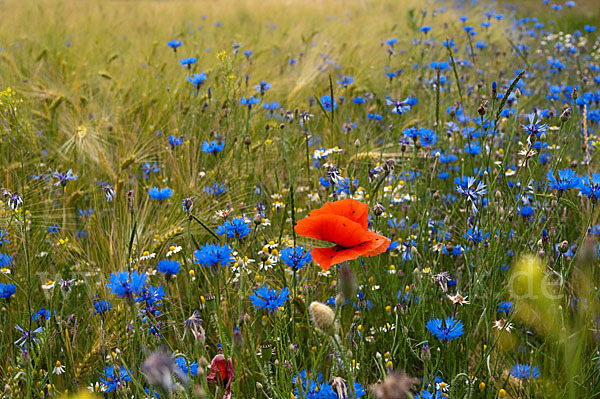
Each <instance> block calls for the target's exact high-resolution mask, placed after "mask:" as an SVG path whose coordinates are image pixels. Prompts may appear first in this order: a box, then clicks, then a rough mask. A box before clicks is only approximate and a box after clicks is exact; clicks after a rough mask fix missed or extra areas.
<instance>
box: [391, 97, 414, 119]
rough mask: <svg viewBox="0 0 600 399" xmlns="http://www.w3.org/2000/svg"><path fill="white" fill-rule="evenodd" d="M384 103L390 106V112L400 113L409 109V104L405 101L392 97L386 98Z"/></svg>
mask: <svg viewBox="0 0 600 399" xmlns="http://www.w3.org/2000/svg"><path fill="white" fill-rule="evenodd" d="M385 103H386V104H387V105H389V106H391V107H392V113H393V114H398V115H402V114H404V113H406V112H408V111H410V108H411V106H410V104H409V103H408V102H407V101H406V100H403V101H400V100H394V99H392V98H389V97H388V98H386V99H385Z"/></svg>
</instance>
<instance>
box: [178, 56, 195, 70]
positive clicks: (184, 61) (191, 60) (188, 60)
mask: <svg viewBox="0 0 600 399" xmlns="http://www.w3.org/2000/svg"><path fill="white" fill-rule="evenodd" d="M179 62H180V63H181V66H183V67H188V69H189V68H191V67H192V65H193V64H195V63H196V62H198V59H197V58H196V57H189V58H182V59H181V61H179Z"/></svg>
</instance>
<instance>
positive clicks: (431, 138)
mask: <svg viewBox="0 0 600 399" xmlns="http://www.w3.org/2000/svg"><path fill="white" fill-rule="evenodd" d="M418 133H419V141H420V143H421V146H422V147H429V146H431V145H435V144H436V143H437V141H438V136H437V134H435V132H434V131H433V130H431V129H423V128H421V129H419V131H418Z"/></svg>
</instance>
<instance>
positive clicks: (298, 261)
mask: <svg viewBox="0 0 600 399" xmlns="http://www.w3.org/2000/svg"><path fill="white" fill-rule="evenodd" d="M280 255H281V261H282V262H283V264H284V265H286V266H288V267H289V268H291V269H293V270H298V269H302V268H304V266H305V265H306V264H308V263H310V261H311V260H312V257H311V256H310V251H307V250H305V249H304V248H302V247H301V246H297V247H286V248H282V249H281V254H280Z"/></svg>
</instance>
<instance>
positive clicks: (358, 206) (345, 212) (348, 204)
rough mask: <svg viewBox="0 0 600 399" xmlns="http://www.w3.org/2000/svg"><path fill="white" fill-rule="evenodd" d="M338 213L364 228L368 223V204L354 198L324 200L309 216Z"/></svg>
mask: <svg viewBox="0 0 600 399" xmlns="http://www.w3.org/2000/svg"><path fill="white" fill-rule="evenodd" d="M319 215H338V216H343V217H345V218H348V219H350V220H352V221H353V222H356V223H358V224H360V225H361V226H362V227H363V228H364V229H365V230H366V229H367V228H368V225H369V206H368V205H367V204H364V203H362V202H359V201H357V200H355V199H351V198H347V199H344V200H341V201H335V202H326V203H325V205H323V207H322V208H320V209H315V210H313V211H312V212H311V213H310V216H319Z"/></svg>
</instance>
